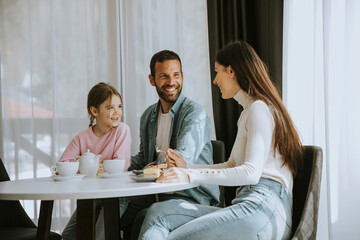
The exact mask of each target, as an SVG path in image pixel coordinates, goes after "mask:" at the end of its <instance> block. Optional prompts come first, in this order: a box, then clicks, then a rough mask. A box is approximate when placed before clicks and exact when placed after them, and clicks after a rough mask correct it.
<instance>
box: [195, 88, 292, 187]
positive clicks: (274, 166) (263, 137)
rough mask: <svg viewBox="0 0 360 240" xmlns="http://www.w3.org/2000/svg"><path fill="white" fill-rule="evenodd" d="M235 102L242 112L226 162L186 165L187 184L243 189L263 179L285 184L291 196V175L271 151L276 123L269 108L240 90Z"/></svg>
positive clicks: (276, 152)
mask: <svg viewBox="0 0 360 240" xmlns="http://www.w3.org/2000/svg"><path fill="white" fill-rule="evenodd" d="M234 99H235V100H236V101H238V103H239V104H240V105H242V106H243V108H244V110H243V111H242V113H241V115H240V117H239V120H238V131H237V135H236V139H235V142H234V146H233V148H232V150H231V154H230V157H229V159H228V161H227V162H225V163H220V164H214V165H196V164H189V165H188V168H189V178H190V182H195V183H204V184H216V185H223V186H242V185H252V184H256V183H258V181H259V179H260V177H263V178H270V179H273V180H275V181H278V182H280V183H282V184H284V185H285V186H286V187H287V189H288V190H289V192H292V186H293V177H292V174H291V172H290V170H289V168H288V167H287V166H282V160H281V155H280V154H279V152H278V151H277V150H275V149H274V148H273V146H274V144H273V132H274V128H275V123H274V118H273V116H272V113H271V110H270V108H269V106H268V105H267V104H266V103H265V102H263V101H261V100H255V99H254V98H253V97H252V96H250V95H248V94H247V93H246V92H245V91H243V90H240V91H239V92H237V93H236V94H235V96H234ZM274 153H275V154H274Z"/></svg>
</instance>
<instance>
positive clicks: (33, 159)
mask: <svg viewBox="0 0 360 240" xmlns="http://www.w3.org/2000/svg"><path fill="white" fill-rule="evenodd" d="M115 10H116V7H115V4H114V3H113V4H112V5H111V4H110V1H102V0H76V1H73V0H66V1H51V0H32V1H22V0H19V1H17V0H1V1H0V49H1V52H0V64H1V68H0V73H1V82H0V86H1V108H2V111H1V123H2V124H1V139H2V141H1V158H2V160H3V161H4V163H5V166H6V168H7V170H8V172H9V175H10V178H11V179H12V180H14V179H24V178H33V177H47V176H50V175H51V173H50V171H49V167H50V166H51V165H53V164H54V163H55V162H56V161H57V160H58V159H59V157H60V155H61V154H62V152H63V151H64V149H65V147H66V146H67V145H68V143H69V142H70V140H71V139H72V137H74V136H75V135H76V134H77V133H78V132H80V131H82V130H84V129H86V128H87V127H88V124H89V122H88V120H87V110H86V98H87V93H88V91H89V89H90V88H91V87H92V86H93V85H94V84H95V83H97V82H99V81H105V82H111V83H113V84H114V85H115V86H116V85H118V78H117V55H116V47H117V44H116V34H114V32H116V25H117V24H116V11H115ZM22 204H23V205H24V207H25V209H26V211H27V213H28V214H29V215H30V217H31V218H32V219H33V220H34V221H35V223H37V221H38V219H37V217H38V212H39V204H40V202H39V201H22ZM74 209H75V201H74V200H62V201H55V204H54V210H53V221H52V229H54V230H56V231H61V230H62V229H63V227H64V226H65V224H66V223H67V221H68V219H69V217H70V216H71V214H72V212H73V211H74Z"/></svg>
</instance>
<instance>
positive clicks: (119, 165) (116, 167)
mask: <svg viewBox="0 0 360 240" xmlns="http://www.w3.org/2000/svg"><path fill="white" fill-rule="evenodd" d="M125 162H126V161H125V159H113V160H104V162H103V168H104V169H105V171H106V172H108V173H110V174H115V173H121V172H123V171H124V168H125Z"/></svg>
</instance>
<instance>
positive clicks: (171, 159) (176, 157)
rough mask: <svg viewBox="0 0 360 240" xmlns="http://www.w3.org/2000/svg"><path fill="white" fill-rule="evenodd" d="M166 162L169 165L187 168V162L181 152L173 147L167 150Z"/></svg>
mask: <svg viewBox="0 0 360 240" xmlns="http://www.w3.org/2000/svg"><path fill="white" fill-rule="evenodd" d="M166 163H167V165H168V166H169V167H179V168H187V163H186V162H185V160H184V159H183V157H182V156H181V155H180V153H178V152H177V151H175V150H173V149H171V148H168V150H167V151H166Z"/></svg>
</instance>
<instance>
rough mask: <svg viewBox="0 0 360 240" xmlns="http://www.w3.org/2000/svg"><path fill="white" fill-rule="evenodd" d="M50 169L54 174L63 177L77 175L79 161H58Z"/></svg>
mask: <svg viewBox="0 0 360 240" xmlns="http://www.w3.org/2000/svg"><path fill="white" fill-rule="evenodd" d="M50 170H51V172H52V173H53V174H59V175H60V176H63V177H68V176H75V175H76V173H77V171H78V170H79V162H57V163H56V165H54V166H52V167H51V168H50Z"/></svg>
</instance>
